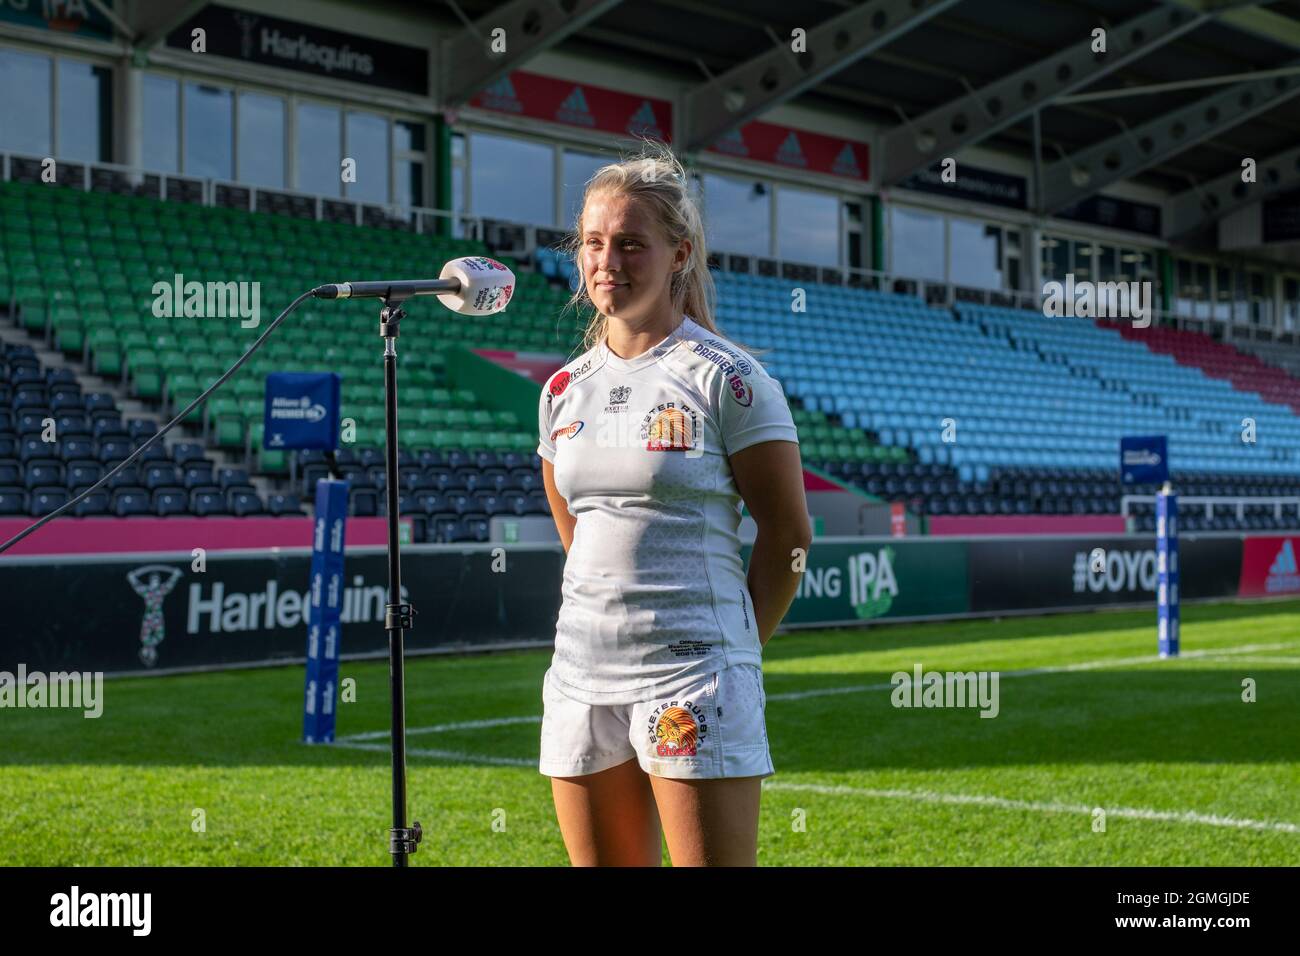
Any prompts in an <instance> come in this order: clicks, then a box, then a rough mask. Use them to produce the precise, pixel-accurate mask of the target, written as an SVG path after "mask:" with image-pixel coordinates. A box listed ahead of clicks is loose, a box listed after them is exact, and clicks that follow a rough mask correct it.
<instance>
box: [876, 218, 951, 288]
mask: <svg viewBox="0 0 1300 956" xmlns="http://www.w3.org/2000/svg"><path fill="white" fill-rule="evenodd" d="M943 232H944V229H943V217H942V216H937V215H935V214H934V213H929V212H920V211H918V210H913V209H903V208H901V207H898V206H895V207H894V208H893V210H892V211H891V213H890V230H889V262H890V271H892V272H893V273H894V274H895V275H899V276H906V277H907V278H911V279H933V280H935V281H939V282H942V281H943V278H944V275H943Z"/></svg>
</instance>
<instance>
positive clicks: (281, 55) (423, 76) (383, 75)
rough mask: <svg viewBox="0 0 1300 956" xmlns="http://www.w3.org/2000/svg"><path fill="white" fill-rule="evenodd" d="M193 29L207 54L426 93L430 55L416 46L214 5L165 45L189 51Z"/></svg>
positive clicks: (175, 33)
mask: <svg viewBox="0 0 1300 956" xmlns="http://www.w3.org/2000/svg"><path fill="white" fill-rule="evenodd" d="M195 30H203V31H204V35H205V43H206V49H207V53H209V54H213V55H216V56H226V57H230V58H231V59H234V60H245V61H247V62H250V63H260V64H263V65H265V66H276V67H281V68H282V69H287V70H297V71H299V72H302V73H314V74H317V75H319V76H329V77H333V78H334V79H336V80H348V81H350V82H353V83H365V84H367V85H368V86H382V87H385V88H387V89H392V90H402V91H404V92H407V93H418V94H421V95H423V94H426V93H428V91H429V55H428V53H427V52H425V51H424V50H423V49H420V48H419V47H413V46H404V45H402V44H398V43H389V42H387V41H385V40H376V39H374V38H372V37H364V36H358V35H356V34H352V33H340V32H338V31H336V30H327V29H324V28H323V27H318V26H316V25H315V24H311V23H299V22H298V21H295V20H281V19H280V18H278V17H271V16H266V15H264V14H259V13H252V12H250V11H246V10H235V9H233V8H231V7H223V6H219V5H217V4H209V5H208V6H206V7H204V8H203V9H202V10H200V11H199V12H198V13H196V14H195V15H194V16H192V17H190V19H189V20H187V21H186V22H185V24H184V25H183V26H180V27H177V28H176V29H175V30H173V31H172V32H171V33H169V34H168V35H167V45H168V46H170V47H175V48H176V49H180V50H191V49H193V47H192V44H193V42H194V31H195Z"/></svg>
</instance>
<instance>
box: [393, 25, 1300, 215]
mask: <svg viewBox="0 0 1300 956" xmlns="http://www.w3.org/2000/svg"><path fill="white" fill-rule="evenodd" d="M417 7H418V8H419V9H420V10H421V12H422V13H424V14H425V15H433V16H436V17H441V18H444V19H445V21H446V25H447V27H448V28H449V30H451V31H452V36H451V38H450V39H449V40H448V41H446V43H447V46H446V47H445V49H444V51H443V56H442V57H441V62H442V63H443V64H444V73H443V76H444V81H443V87H444V88H443V91H442V92H443V98H444V99H445V100H446V101H448V102H450V103H452V104H454V103H458V102H464V101H465V100H467V99H468V98H469V97H470V96H472V95H473V93H474V92H475V91H476V90H478V89H481V88H482V87H483V86H486V85H487V84H488V83H490V82H491V81H492V80H494V79H496V78H497V77H499V76H500V75H502V74H504V73H505V72H507V71H508V70H511V69H517V68H523V67H525V66H526V64H527V62H528V60H529V59H530V58H532V57H533V56H534V55H536V53H537V52H539V51H540V50H542V49H546V48H556V49H560V50H566V51H569V52H574V53H580V54H585V55H590V56H593V57H600V58H605V59H612V60H614V61H616V62H621V63H627V64H628V65H634V66H637V67H641V68H645V69H649V70H653V71H658V72H661V73H666V74H667V75H670V76H673V77H674V78H680V79H681V80H683V81H685V82H688V83H694V84H697V85H696V87H695V89H693V90H692V91H691V92H690V93H688V94H687V98H686V106H687V110H686V127H685V129H686V136H685V140H686V141H685V142H684V143H680V144H679V145H683V146H685V147H686V148H687V149H688V150H689V149H698V148H700V147H702V146H704V145H707V144H708V143H710V142H713V141H715V140H716V139H717V138H718V137H719V136H721V135H722V134H723V133H725V132H727V131H728V130H730V129H732V128H734V127H735V126H738V125H740V124H741V123H744V122H746V121H748V120H749V119H752V118H755V117H760V116H762V115H763V114H764V113H765V112H766V111H768V110H770V109H771V108H772V107H774V106H777V105H779V104H782V103H786V102H792V103H798V104H801V105H808V106H814V107H819V108H823V109H827V108H829V109H832V110H836V111H841V112H844V113H846V114H847V115H854V114H856V115H858V116H860V117H861V118H862V119H863V120H864V121H866V122H868V123H870V124H871V125H872V126H873V127H874V128H875V130H876V158H875V159H874V160H873V166H874V167H875V174H874V177H873V178H874V179H875V180H876V181H877V183H878V184H880V185H882V186H889V185H893V184H895V183H897V182H900V181H901V180H903V179H905V178H906V177H907V176H909V175H910V174H911V173H913V172H915V171H917V170H918V169H920V168H923V167H926V166H929V165H931V164H933V163H935V162H937V161H938V160H940V159H941V158H943V157H945V156H951V155H955V154H956V153H958V152H959V151H960V150H961V149H963V148H965V147H968V146H971V145H974V144H976V143H980V144H983V145H986V146H991V147H993V148H995V149H998V150H1001V151H1005V152H1008V153H1010V154H1012V155H1016V156H1020V157H1022V158H1024V159H1026V160H1029V161H1032V160H1033V158H1034V148H1033V142H1034V133H1033V116H1034V113H1035V112H1037V113H1038V115H1039V120H1040V124H1041V127H1040V128H1041V141H1042V163H1043V182H1042V190H1041V195H1040V196H1039V197H1037V199H1038V202H1037V203H1036V206H1037V208H1038V209H1040V210H1041V211H1043V212H1047V213H1051V212H1054V211H1056V210H1058V209H1060V208H1062V207H1065V206H1068V205H1070V204H1071V203H1073V202H1077V201H1079V200H1081V199H1084V198H1086V197H1087V196H1089V195H1091V194H1094V193H1096V192H1099V191H1100V190H1102V189H1103V188H1104V187H1106V186H1107V185H1109V184H1111V183H1113V182H1117V181H1120V180H1129V181H1134V182H1138V183H1142V184H1145V185H1148V186H1152V187H1154V188H1156V189H1159V190H1161V191H1163V192H1164V193H1166V194H1168V195H1180V194H1181V195H1183V197H1184V199H1185V201H1184V202H1183V203H1182V204H1181V206H1176V207H1175V210H1174V211H1175V215H1174V217H1173V219H1174V220H1175V221H1174V222H1171V224H1170V227H1171V228H1172V229H1173V230H1174V231H1176V232H1189V231H1192V230H1194V229H1196V228H1200V227H1203V226H1205V225H1206V224H1208V223H1209V222H1211V221H1213V220H1214V219H1215V218H1217V217H1218V216H1221V215H1223V214H1224V213H1225V212H1228V211H1230V208H1231V204H1232V196H1231V187H1232V184H1233V179H1234V178H1235V180H1236V181H1237V182H1239V181H1240V171H1241V168H1242V160H1243V158H1245V157H1252V158H1254V159H1255V160H1256V161H1257V162H1258V164H1259V181H1260V183H1261V184H1262V185H1265V186H1266V188H1267V190H1268V192H1270V193H1273V192H1282V191H1285V190H1289V189H1293V188H1296V187H1298V186H1300V96H1298V95H1297V94H1300V0H1276V2H1263V3H1254V2H1252V3H1246V2H1241V0H1236V2H1233V0H1228V2H1219V0H1167V2H1142V0H1137V2H1135V0H1089V2H1086V3H1084V2H1077V0H867V2H863V3H854V2H850V0H800V2H799V3H798V4H791V3H789V2H788V0H636V2H635V3H620V2H618V0H566V2H562V3H554V4H550V3H541V2H539V0H515V2H508V3H504V4H502V3H494V2H481V0H454V2H453V0H448V2H447V3H446V5H445V6H444V5H436V6H432V7H430V6H426V5H425V4H423V3H413V4H412V5H411V7H410V9H411V11H412V13H414V12H415V9H416V8H417ZM458 14H459V15H458ZM469 21H473V22H474V24H475V29H473V30H472V29H471V28H469V27H468V26H466V23H467V22H469ZM496 26H502V27H505V28H506V30H507V33H508V35H510V36H512V37H519V36H521V35H523V36H528V37H529V38H530V39H529V41H528V42H527V43H522V44H521V43H518V42H515V43H512V45H511V49H510V52H509V53H508V54H507V55H506V56H504V57H503V58H502V59H501V60H500V61H499V62H496V63H491V64H485V63H484V62H483V60H482V56H481V49H482V47H481V45H480V40H479V39H478V38H477V37H476V36H475V32H476V31H477V30H483V31H487V30H490V29H491V28H492V27H496ZM798 27H802V28H804V29H805V30H807V51H808V52H807V53H800V54H794V53H792V52H791V51H790V44H789V38H790V36H791V31H792V30H793V29H795V28H798ZM1098 27H1102V28H1104V29H1105V30H1106V31H1107V34H1106V41H1107V50H1106V53H1105V54H1104V55H1102V54H1094V52H1093V51H1092V49H1091V42H1092V38H1093V31H1094V29H1096V28H1098ZM513 28H518V29H513ZM1287 67H1297V69H1296V70H1295V71H1294V72H1275V71H1278V70H1285V68H1287ZM1250 73H1255V74H1260V75H1259V76H1257V77H1256V78H1253V79H1245V78H1237V79H1231V78H1234V77H1240V75H1241V74H1250ZM1216 78H1217V79H1218V80H1219V81H1218V82H1211V83H1209V84H1206V83H1204V82H1202V83H1200V84H1197V85H1188V81H1205V80H1207V79H1210V80H1212V81H1213V80H1215V79H1216ZM1225 78H1228V79H1225ZM1166 85H1167V88H1162V87H1166ZM1153 87H1154V88H1155V89H1151V88H1153ZM1125 90H1131V91H1132V92H1130V93H1126V94H1125V95H1122V96H1108V97H1102V96H1100V95H1101V94H1106V93H1114V92H1119V91H1125ZM1270 160H1271V162H1270ZM1216 177H1227V178H1225V179H1224V180H1223V182H1221V183H1220V186H1221V187H1222V189H1223V190H1225V191H1224V192H1223V193H1222V195H1221V196H1217V197H1215V198H1214V199H1207V196H1206V190H1205V186H1206V184H1210V183H1211V182H1212V181H1214V180H1215V179H1216ZM1250 198H1251V199H1252V201H1253V200H1258V199H1259V198H1261V192H1260V190H1258V189H1255V190H1252V195H1251V197H1250ZM1220 200H1222V201H1220ZM1167 231H1169V230H1167Z"/></svg>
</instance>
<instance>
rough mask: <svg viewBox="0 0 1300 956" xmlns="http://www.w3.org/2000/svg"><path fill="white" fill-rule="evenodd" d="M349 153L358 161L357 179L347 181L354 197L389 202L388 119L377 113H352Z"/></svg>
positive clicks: (349, 118)
mask: <svg viewBox="0 0 1300 956" xmlns="http://www.w3.org/2000/svg"><path fill="white" fill-rule="evenodd" d="M347 124H348V130H347V133H348V140H347V151H348V156H350V157H351V158H352V159H355V160H356V162H357V181H356V182H355V183H348V184H347V194H348V196H349V197H350V198H352V199H363V200H365V201H366V202H379V203H386V202H388V176H389V173H390V171H391V168H392V162H391V160H390V157H389V152H388V120H387V119H386V118H385V117H383V116H379V115H377V114H375V113H348V120H347Z"/></svg>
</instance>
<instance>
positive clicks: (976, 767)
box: [0, 601, 1300, 866]
mask: <svg viewBox="0 0 1300 956" xmlns="http://www.w3.org/2000/svg"><path fill="white" fill-rule="evenodd" d="M1183 615H1184V617H1183V631H1182V649H1183V657H1182V658H1180V659H1178V660H1169V661H1160V660H1158V659H1156V658H1155V613H1154V611H1153V610H1148V611H1138V612H1133V611H1124V612H1105V613H1094V614H1072V615H1057V616H1047V617H1038V618H1027V619H1025V618H1021V619H1003V620H996V621H993V620H981V621H963V622H951V623H936V624H924V625H882V626H876V627H871V628H860V629H846V630H828V631H815V632H807V631H804V632H795V633H790V634H781V635H778V636H777V637H776V638H774V640H773V641H772V643H770V644H769V645H768V647H767V649H766V651H765V661H764V673H765V676H766V678H765V679H766V687H767V694H768V703H767V726H768V736H769V739H770V740H771V744H772V754H773V761H774V763H775V766H776V771H777V772H776V775H775V776H774V777H771V778H769V780H768V781H767V783H766V784H765V789H764V796H763V815H762V823H761V832H760V836H759V862H760V864H761V865H765V866H785V865H882V864H884V865H959V866H960V865H982V866H991V865H1102V866H1109V865H1175V866H1184V865H1234V866H1236V865H1253V864H1268V865H1291V866H1294V865H1298V864H1300V602H1296V601H1291V602H1285V603H1268V604H1235V603H1229V604H1219V605H1212V606H1204V605H1202V606H1195V607H1186V608H1184V609H1183ZM345 639H346V635H345ZM549 659H550V652H549V651H544V652H543V651H534V652H511V653H501V654H492V655H476V656H465V657H421V658H413V659H411V660H410V661H409V662H408V667H407V720H408V725H409V727H410V728H411V732H410V736H409V738H408V748H409V750H410V758H409V763H410V772H409V792H410V805H411V809H412V815H413V817H414V818H415V819H418V820H420V822H421V823H422V824H423V826H424V828H425V839H424V843H423V845H422V846H421V848H420V851H419V853H418V854H416V856H415V857H413V859H412V863H413V865H416V866H436V865H460V866H476V865H511V866H520V865H522V866H534V865H543V866H547V865H566V864H567V863H568V858H567V856H566V854H565V851H564V844H563V841H562V839H561V837H560V831H559V827H558V825H557V824H556V822H555V815H554V808H553V805H552V803H551V796H550V784H549V780H548V778H546V777H543V776H542V775H541V774H539V773H538V771H537V769H536V763H535V761H536V757H537V748H538V738H539V734H540V721H541V711H542V701H541V681H542V674H543V672H544V671H545V670H546V667H547V665H548V664H549ZM918 663H919V664H921V665H922V667H923V668H924V670H926V671H972V670H973V671H998V672H999V674H1000V678H999V692H1000V699H999V713H998V716H997V717H996V718H993V719H988V718H981V717H980V716H979V713H978V711H977V710H974V709H965V710H958V709H905V708H895V707H894V706H893V705H892V704H891V699H890V698H891V690H892V688H891V687H890V686H889V681H890V675H891V674H893V673H894V672H896V671H905V672H908V673H909V674H910V673H911V672H912V670H913V668H914V666H915V665H916V664H918ZM342 676H343V677H345V678H346V677H352V678H355V679H356V686H357V701H356V702H355V703H346V704H343V705H341V707H340V712H339V722H338V726H339V730H338V732H339V734H340V736H341V737H351V738H352V739H350V740H344V741H343V745H335V746H307V745H304V744H302V743H300V742H299V737H300V734H301V710H302V704H301V701H302V692H303V669H302V667H301V666H298V667H280V668H268V669H258V670H243V671H231V672H225V673H215V674H201V675H178V676H171V677H156V678H142V679H134V678H132V679H122V680H109V681H106V682H105V685H104V712H103V716H102V717H100V718H99V719H97V720H88V719H85V718H83V717H82V715H81V712H80V711H65V710H7V709H6V710H0V807H3V810H0V863H4V864H11V865H15V864H16V865H35V866H51V865H59V866H65V865H109V866H118V865H120V866H130V865H135V866H139V865H173V864H180V865H217V866H226V865H276V864H296V865H338V864H344V865H378V866H386V865H388V863H389V858H388V854H387V844H386V840H387V837H386V831H387V828H388V826H389V822H390V821H389V817H388V814H389V763H388V755H387V747H388V738H387V734H386V732H385V729H386V727H387V719H388V702H387V679H388V672H387V664H386V663H385V662H365V663H358V662H346V661H345V662H344V663H343V667H342ZM1247 679H1249V680H1250V681H1252V682H1253V686H1254V693H1255V695H1256V700H1255V701H1254V702H1246V701H1243V699H1242V698H1243V693H1244V691H1243V682H1245V681H1247ZM1099 808H1100V810H1102V811H1104V814H1105V815H1104V832H1103V831H1101V830H1100V824H1101V822H1102V817H1101V816H1100V814H1098V812H1097V811H1098V809H1099ZM200 811H201V813H200ZM199 821H201V822H202V824H203V826H202V827H201V828H200V827H199V826H198V823H199ZM664 861H665V863H667V862H668V857H667V854H666V853H665V857H664Z"/></svg>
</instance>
